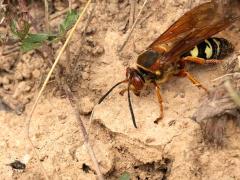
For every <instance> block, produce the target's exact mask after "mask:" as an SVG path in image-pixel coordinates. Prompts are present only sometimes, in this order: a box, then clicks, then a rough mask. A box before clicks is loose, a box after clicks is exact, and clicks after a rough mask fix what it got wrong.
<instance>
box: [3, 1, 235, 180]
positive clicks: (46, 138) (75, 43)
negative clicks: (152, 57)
mask: <svg viewBox="0 0 240 180" xmlns="http://www.w3.org/2000/svg"><path fill="white" fill-rule="evenodd" d="M115 2H116V3H115ZM142 3H143V1H142V0H141V1H140V2H139V3H137V6H136V8H137V9H136V12H138V10H139V9H140V7H141V4H142ZM197 4H198V3H197V2H193V4H190V3H189V1H186V0H181V1H174V0H171V1H167V2H165V4H163V2H162V1H157V0H151V1H149V2H148V3H147V5H146V7H145V10H144V12H143V15H142V16H141V19H142V21H140V22H141V23H140V24H139V25H137V26H136V29H135V30H134V32H133V35H132V36H131V38H130V41H129V42H128V44H127V46H126V47H125V48H124V49H123V51H122V52H121V53H118V52H117V49H118V48H119V46H120V45H121V44H122V42H123V41H124V39H125V35H126V29H128V25H127V24H126V23H127V21H128V18H129V10H130V6H129V3H128V1H125V0H123V1H114V2H112V1H111V2H110V1H100V2H98V3H97V5H96V8H95V10H94V13H93V17H92V19H91V21H90V24H89V26H88V28H87V31H86V35H85V36H84V40H79V39H81V38H82V37H83V32H84V30H83V28H81V27H80V28H79V29H78V31H77V33H76V34H75V36H74V38H73V40H72V43H71V61H70V62H68V61H67V60H66V59H65V57H64V58H63V59H62V60H61V65H62V66H63V67H64V68H65V72H64V73H63V75H65V76H66V77H67V78H68V80H69V82H70V83H71V88H72V90H73V91H74V93H75V94H76V95H77V97H78V99H79V105H80V107H81V108H82V111H83V112H84V113H85V114H86V115H83V116H82V118H83V121H84V122H85V125H86V127H89V118H90V116H89V113H90V112H91V109H92V107H93V104H94V103H96V102H97V101H98V99H99V98H100V97H101V95H103V94H104V93H105V92H106V91H107V90H108V89H109V88H110V87H111V86H112V85H113V84H115V83H116V82H118V81H120V80H123V79H124V78H125V69H126V67H128V66H132V65H134V63H135V60H136V58H137V56H138V54H139V53H140V52H141V51H142V50H144V48H145V47H147V45H148V44H149V43H151V42H152V41H153V40H154V39H156V38H157V37H158V36H159V35H160V34H161V33H162V32H163V31H164V30H165V29H166V28H167V27H169V26H170V25H171V23H173V22H174V21H175V20H176V19H177V18H178V17H180V16H181V15H182V14H183V13H184V12H186V11H187V10H189V9H190V8H191V7H193V6H195V5H197ZM57 20H58V19H57ZM57 20H55V21H54V22H53V24H54V23H57V22H56V21H57ZM86 22H87V17H86V18H85V19H84V25H85V24H86ZM218 36H221V37H225V38H227V39H229V40H230V41H231V42H232V43H233V44H234V45H235V48H236V51H235V52H234V54H233V55H232V56H230V57H229V58H226V63H227V62H228V60H229V61H230V59H231V58H233V57H239V53H238V50H239V43H238V37H239V29H238V28H236V26H235V27H233V28H231V29H230V30H227V31H225V32H222V33H221V34H219V35H218ZM236 37H237V38H236ZM59 46H60V45H55V46H54V47H53V48H54V49H55V50H56V51H57V48H59ZM3 62H5V63H3ZM1 63H2V64H0V65H1V70H4V73H2V74H1V84H3V85H2V86H1V96H3V95H2V94H4V93H5V92H6V91H9V92H11V93H6V96H5V94H4V96H3V97H5V99H4V103H8V102H9V104H8V105H9V106H10V105H11V104H12V106H11V107H12V108H13V109H15V110H16V112H19V107H21V108H22V107H24V106H25V104H27V103H28V104H27V105H26V108H25V111H23V113H21V112H22V110H21V108H20V113H19V114H21V115H17V114H16V113H15V112H12V111H6V110H5V108H2V109H3V110H1V116H0V124H1V125H0V137H1V141H0V159H1V162H0V177H1V179H43V176H42V174H41V171H40V169H39V167H38V165H37V161H36V158H35V157H34V156H33V153H32V151H31V148H30V146H29V144H28V142H27V141H26V136H25V135H26V134H25V133H26V129H25V128H26V119H25V118H26V115H27V114H28V113H29V111H30V109H31V106H32V101H31V100H32V97H33V96H35V95H36V93H37V92H38V88H39V84H41V82H42V80H41V78H44V77H45V73H46V71H47V70H48V69H49V68H48V66H49V65H48V64H46V62H44V60H43V59H42V58H40V57H39V56H38V55H37V54H36V53H28V54H26V55H24V56H23V57H22V59H20V60H17V59H16V58H15V60H13V58H8V59H7V58H6V57H1ZM189 68H190V71H191V72H192V74H194V76H195V77H197V78H198V79H199V80H200V81H201V82H202V83H203V84H204V85H206V86H207V87H208V88H209V89H211V88H213V87H214V84H215V83H217V82H213V81H212V80H213V79H215V78H217V77H219V76H221V75H223V74H225V73H226V68H224V65H212V66H196V65H191V67H189ZM19 74H20V75H19ZM4 78H5V79H4ZM6 79H7V80H6ZM4 83H5V84H4ZM8 88H9V89H10V90H8ZM121 88H124V85H123V86H121V87H120V88H119V89H117V90H115V91H114V92H113V93H112V94H111V95H110V96H109V97H108V98H107V99H106V100H105V101H104V102H103V103H102V104H101V105H98V106H96V108H95V113H94V117H93V122H92V124H91V126H90V129H89V136H90V142H91V144H92V146H93V148H94V151H95V153H96V156H97V159H98V161H99V164H100V166H101V171H102V173H103V174H104V177H105V178H106V179H110V180H111V179H118V178H119V177H120V176H121V174H122V173H124V172H125V171H126V172H128V173H129V174H130V176H131V179H141V180H142V179H171V180H172V179H174V180H175V179H211V180H214V179H218V180H225V179H228V180H229V179H240V172H239V168H240V158H239V157H240V143H239V141H238V139H239V138H240V134H239V132H240V129H239V128H238V127H236V126H234V124H232V123H231V122H229V123H227V127H226V135H225V139H224V143H223V146H222V147H221V148H216V147H215V146H212V145H209V144H207V143H206V142H205V141H204V139H203V135H202V131H201V128H200V126H199V124H198V123H196V122H195V121H193V120H192V115H193V114H194V112H195V111H196V110H197V108H198V107H199V101H200V99H201V97H203V96H205V95H206V94H205V92H204V91H203V90H199V89H198V88H196V87H194V86H193V85H192V84H191V83H190V82H189V81H188V80H187V79H184V78H172V79H171V80H170V81H169V82H168V83H166V84H164V85H162V87H161V88H162V89H161V90H162V96H163V99H164V113H165V117H164V119H163V120H161V121H160V122H159V123H158V124H155V123H154V120H155V119H156V118H157V117H158V115H159V106H158V103H157V100H156V98H155V93H154V89H153V87H151V86H149V87H147V88H146V89H145V90H144V91H143V92H142V94H141V97H136V96H132V102H133V107H134V112H135V115H136V121H137V124H138V128H137V129H135V128H134V127H133V125H132V121H131V117H130V113H129V109H128V103H127V97H126V94H125V96H123V97H122V96H120V95H119V94H118V92H119V91H120V89H121ZM61 95H62V94H61V92H60V91H59V89H58V88H57V85H56V82H55V81H54V79H52V81H51V82H50V83H49V86H48V88H47V89H46V91H45V93H44V96H43V97H42V98H41V100H40V103H39V105H38V107H37V109H36V111H35V113H34V115H33V121H32V123H31V129H30V133H31V138H32V140H33V142H34V145H35V147H36V149H37V150H38V151H39V154H40V158H41V163H42V164H43V166H44V168H45V169H46V171H47V173H48V175H49V177H50V179H96V172H95V169H94V166H93V164H92V162H91V160H90V158H89V156H88V154H87V152H86V149H85V147H84V146H83V138H82V135H81V132H80V128H79V125H78V122H77V120H76V118H75V116H74V112H73V109H72V108H71V106H70V103H69V102H68V100H67V99H66V98H64V97H61ZM29 102H30V103H29ZM1 107H2V105H1ZM26 158H29V159H30V160H29V161H28V162H27V163H26V165H27V167H26V169H25V171H24V172H19V171H15V170H12V168H11V167H10V166H6V164H8V163H10V162H13V161H14V160H16V159H19V160H24V159H26Z"/></svg>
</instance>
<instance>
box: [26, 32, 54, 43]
mask: <svg viewBox="0 0 240 180" xmlns="http://www.w3.org/2000/svg"><path fill="white" fill-rule="evenodd" d="M48 37H49V35H48V34H45V33H38V34H28V36H27V37H26V38H25V39H24V40H23V42H27V43H42V42H44V41H46V40H48Z"/></svg>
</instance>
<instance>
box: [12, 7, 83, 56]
mask: <svg viewBox="0 0 240 180" xmlns="http://www.w3.org/2000/svg"><path fill="white" fill-rule="evenodd" d="M78 15H79V14H78V13H77V12H76V11H75V10H71V11H69V12H68V14H67V16H66V18H65V19H64V21H63V22H62V23H61V24H60V25H59V32H57V33H42V32H39V33H36V34H33V33H30V31H29V30H30V27H31V25H30V24H29V23H28V22H27V21H25V20H21V21H20V23H17V21H16V20H12V21H11V24H10V29H11V32H12V34H13V35H14V36H15V37H16V38H18V39H19V40H20V42H21V47H20V49H21V51H22V52H27V51H30V50H34V49H37V48H39V47H40V46H41V45H42V44H43V43H52V42H56V41H59V40H61V39H62V38H63V37H64V35H65V34H66V33H67V31H68V30H70V29H71V28H72V26H73V25H74V24H75V22H76V20H77V18H78Z"/></svg>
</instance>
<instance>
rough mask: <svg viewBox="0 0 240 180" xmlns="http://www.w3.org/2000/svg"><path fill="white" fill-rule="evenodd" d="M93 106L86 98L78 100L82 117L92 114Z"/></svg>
mask: <svg viewBox="0 0 240 180" xmlns="http://www.w3.org/2000/svg"><path fill="white" fill-rule="evenodd" d="M93 106H94V103H93V101H92V100H91V99H90V98H89V97H88V96H86V97H83V98H81V99H80V102H79V107H80V110H81V114H83V115H88V114H90V113H91V112H92V109H93Z"/></svg>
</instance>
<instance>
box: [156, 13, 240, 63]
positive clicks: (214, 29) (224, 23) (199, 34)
mask: <svg viewBox="0 0 240 180" xmlns="http://www.w3.org/2000/svg"><path fill="white" fill-rule="evenodd" d="M238 19H240V17H235V18H232V17H231V18H230V17H229V18H227V17H226V18H224V19H220V20H219V21H216V22H215V23H214V24H211V25H208V26H205V27H202V28H198V29H195V30H193V31H191V32H189V33H188V34H187V35H186V36H185V37H184V38H183V39H181V40H179V41H178V42H176V43H175V44H174V46H173V47H172V48H171V50H169V51H168V52H166V54H164V56H163V58H162V59H161V61H162V62H167V63H171V62H174V61H177V60H178V59H179V57H180V56H181V55H182V54H183V53H184V52H187V51H189V50H191V49H192V48H193V47H194V46H195V45H196V44H199V43H200V42H202V41H203V40H205V39H207V38H209V37H211V36H213V35H214V34H217V33H218V32H220V31H222V30H224V29H225V28H227V27H228V26H230V25H231V24H232V23H233V22H235V21H236V20H238Z"/></svg>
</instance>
